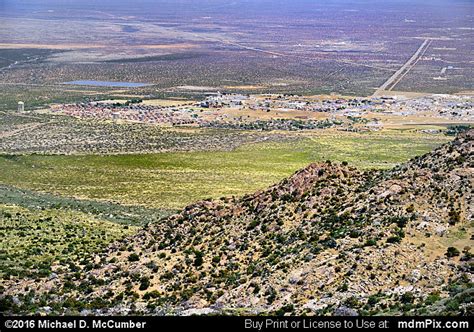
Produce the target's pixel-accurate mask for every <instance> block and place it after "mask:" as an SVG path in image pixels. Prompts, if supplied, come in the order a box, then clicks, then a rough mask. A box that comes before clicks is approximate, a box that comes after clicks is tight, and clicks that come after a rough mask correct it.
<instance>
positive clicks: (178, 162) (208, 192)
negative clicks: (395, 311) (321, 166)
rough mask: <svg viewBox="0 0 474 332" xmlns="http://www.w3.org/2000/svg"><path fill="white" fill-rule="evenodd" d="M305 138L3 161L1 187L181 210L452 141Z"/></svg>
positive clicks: (386, 136) (389, 135) (394, 159)
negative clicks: (338, 164)
mask: <svg viewBox="0 0 474 332" xmlns="http://www.w3.org/2000/svg"><path fill="white" fill-rule="evenodd" d="M294 135H300V136H302V138H301V139H300V140H291V141H288V142H279V143H273V142H268V143H258V144H248V145H244V146H241V147H240V148H238V149H236V150H234V151H225V152H223V151H206V152H183V153H161V154H140V155H108V156H98V155H89V156H39V155H27V156H3V157H1V158H0V169H2V172H0V183H4V184H8V185H12V186H16V187H19V188H26V189H31V190H37V191H43V192H50V193H54V194H60V195H67V196H74V197H79V198H87V199H97V200H112V201H115V202H118V203H122V204H129V205H144V206H147V207H153V208H163V209H179V208H182V207H184V206H186V205H187V204H189V203H192V202H194V201H197V200H200V199H204V198H209V197H212V198H218V197H221V196H230V195H242V194H245V193H251V192H254V191H255V190H258V189H262V188H265V187H266V186H269V185H271V184H273V183H275V182H277V181H279V180H280V179H282V178H284V177H287V176H289V175H291V174H292V173H293V172H295V171H296V170H298V169H300V168H302V167H305V166H307V165H308V164H309V163H311V162H316V161H325V160H328V159H329V160H333V161H348V162H349V163H350V164H351V165H355V166H357V167H360V168H365V169H366V168H378V169H380V168H390V167H392V166H394V165H395V164H397V163H400V162H404V161H407V160H409V159H410V158H412V157H414V156H417V155H421V154H423V153H426V152H429V151H431V150H432V149H434V148H435V147H436V146H438V145H440V144H442V143H444V142H446V141H447V140H449V138H447V137H445V136H443V135H421V134H418V133H411V132H400V131H384V132H383V133H371V134H357V133H343V132H334V131H324V132H318V133H315V132H312V133H305V134H294Z"/></svg>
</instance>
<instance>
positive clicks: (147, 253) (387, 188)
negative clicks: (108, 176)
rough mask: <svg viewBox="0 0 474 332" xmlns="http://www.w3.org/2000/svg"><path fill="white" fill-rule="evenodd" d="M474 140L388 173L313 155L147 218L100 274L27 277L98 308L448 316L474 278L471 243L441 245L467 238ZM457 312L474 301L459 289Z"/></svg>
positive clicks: (469, 137)
mask: <svg viewBox="0 0 474 332" xmlns="http://www.w3.org/2000/svg"><path fill="white" fill-rule="evenodd" d="M473 138H474V130H471V131H469V132H467V133H465V134H464V135H463V136H461V137H459V138H458V139H456V140H455V141H454V142H452V143H450V144H447V145H444V146H442V147H440V148H439V149H437V150H435V151H433V152H432V153H430V154H427V155H424V156H422V157H418V158H415V159H413V160H411V161H409V162H408V163H406V164H403V165H400V166H398V167H396V168H395V169H392V170H390V171H383V172H382V171H380V172H379V171H367V172H361V171H359V170H357V169H354V168H352V167H349V166H346V165H339V164H338V165H334V164H331V163H319V164H311V165H309V166H308V167H307V168H305V169H303V170H300V171H298V172H296V173H295V174H294V175H293V176H292V177H290V178H288V179H285V180H283V181H281V182H280V183H279V184H277V185H275V186H273V187H271V188H269V189H267V190H264V191H260V192H258V193H256V194H254V195H247V196H244V197H242V198H226V199H221V200H215V201H203V202H198V203H196V204H193V205H190V206H188V207H187V208H185V209H184V210H183V211H182V212H181V213H180V214H177V215H174V216H172V217H170V218H169V219H167V220H163V221H161V222H159V223H154V224H150V225H148V227H146V228H145V229H143V230H142V231H141V232H139V233H138V234H137V235H136V236H134V237H131V238H128V239H126V240H125V241H123V242H119V243H115V244H114V245H112V246H111V247H110V248H109V250H108V251H107V252H105V253H103V255H102V256H101V257H100V261H101V262H102V263H100V264H96V266H95V267H94V269H93V270H92V271H83V272H82V273H81V274H80V275H79V276H77V274H76V275H74V274H73V273H69V272H67V271H66V272H63V273H62V274H60V275H59V276H60V277H59V280H58V279H53V280H49V281H45V282H40V283H38V284H37V285H33V284H32V285H30V286H31V287H32V288H33V289H36V291H37V292H38V293H41V292H44V290H45V287H46V285H49V286H51V283H55V285H56V287H57V288H58V289H62V290H63V291H64V293H63V294H62V295H61V299H62V300H65V299H67V298H68V297H69V296H72V297H75V298H78V299H79V300H81V301H83V302H86V303H98V302H97V299H101V301H102V302H100V303H102V305H101V306H102V307H103V309H101V311H99V312H101V313H115V314H116V313H117V310H118V308H121V309H120V312H123V311H124V310H126V309H130V310H131V311H130V312H142V313H147V314H193V313H201V314H207V313H222V312H225V311H231V312H239V313H242V312H246V313H258V312H275V311H276V312H278V313H280V314H283V313H303V312H306V313H308V314H336V315H356V314H359V313H368V312H371V313H375V312H390V313H399V312H402V311H410V310H412V311H413V312H415V310H421V311H419V313H432V314H433V313H440V312H441V313H442V312H443V310H444V308H445V307H447V305H448V304H446V303H448V302H447V301H449V300H450V299H451V298H452V297H453V296H458V295H453V294H454V293H453V292H452V291H451V290H450V289H449V285H451V284H452V283H457V284H459V285H462V287H464V288H466V287H467V288H469V287H471V285H472V283H471V282H472V275H470V274H468V273H467V272H468V267H467V265H466V264H467V263H468V260H469V259H470V257H471V256H470V254H469V253H468V251H469V250H467V251H466V252H465V255H464V257H463V258H462V259H460V257H454V258H453V257H447V256H446V255H445V252H446V249H447V247H448V246H452V244H456V245H458V246H460V245H463V244H465V243H469V241H470V237H471V236H472V235H471V234H472V228H471V226H472V219H473V218H472V217H473V212H474V206H473V199H472V188H473V171H474V168H473V166H474V160H473V151H474V149H473ZM452 234H457V235H456V236H458V238H457V239H453V238H450V236H451V235H452ZM471 242H472V241H471ZM459 249H460V250H462V249H463V248H462V247H460V248H459ZM132 253H136V254H138V259H131V258H130V255H131V254H132ZM92 276H93V277H92ZM66 279H69V280H70V281H71V282H72V283H73V284H74V286H72V287H71V286H70V287H71V288H70V289H64V281H65V280H66ZM97 280H99V281H100V282H98V281H97ZM459 280H462V282H461V281H459ZM466 285H468V286H466ZM22 286H24V285H22ZM15 287H19V286H17V285H11V288H10V292H14V290H15ZM81 287H82V288H81ZM460 287H461V286H460ZM84 288H86V289H87V292H84V291H83V289H84ZM461 291H467V290H465V289H464V290H461ZM458 293H459V292H458ZM458 293H456V294H458ZM429 294H432V295H431V296H432V297H433V299H434V301H431V300H430V299H431V298H429V297H428V295H429ZM450 296H451V297H450ZM444 298H446V299H444ZM439 301H445V302H442V304H441V305H440V304H439V303H440V302H439ZM104 302H105V303H104ZM443 303H445V304H446V306H444V304H443ZM435 305H436V306H435ZM91 307H92V308H94V306H93V305H92V306H91ZM430 308H431V309H432V310H431V309H430ZM433 308H434V309H433ZM96 309H98V308H96ZM235 310H238V311H235ZM427 310H428V311H427ZM430 310H431V311H430ZM453 310H454V312H456V313H462V312H464V313H465V312H468V311H469V310H472V309H469V304H466V303H463V301H461V300H459V301H458V302H457V306H456V307H454V309H453ZM96 313H97V312H96Z"/></svg>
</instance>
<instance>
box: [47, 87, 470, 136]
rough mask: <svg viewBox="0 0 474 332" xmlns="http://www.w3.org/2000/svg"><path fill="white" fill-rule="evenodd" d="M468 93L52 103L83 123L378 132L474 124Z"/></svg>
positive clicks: (223, 95)
mask: <svg viewBox="0 0 474 332" xmlns="http://www.w3.org/2000/svg"><path fill="white" fill-rule="evenodd" d="M473 110H474V99H473V98H472V96H469V95H464V96H463V95H427V96H421V97H410V98H408V97H403V96H393V97H384V96H382V97H360V98H356V97H342V96H298V95H281V94H278V95H275V94H263V95H243V94H230V93H229V94H227V93H220V92H217V93H208V94H206V98H205V99H203V100H201V101H191V102H187V101H183V100H141V99H138V100H137V99H133V100H125V101H123V100H118V101H117V100H108V101H93V102H87V103H75V104H60V105H53V106H52V107H51V109H50V111H51V112H52V113H55V114H63V115H69V116H73V117H76V118H81V119H94V120H111V121H128V122H138V123H148V124H156V125H160V126H195V127H211V128H230V129H245V130H252V129H257V130H301V129H321V128H329V127H338V128H340V129H342V130H351V131H378V130H380V129H382V128H383V126H384V125H390V124H394V123H398V124H416V123H419V124H423V123H426V124H436V123H444V122H446V123H453V124H456V123H465V122H472V121H474V112H473Z"/></svg>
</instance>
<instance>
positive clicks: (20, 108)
mask: <svg viewBox="0 0 474 332" xmlns="http://www.w3.org/2000/svg"><path fill="white" fill-rule="evenodd" d="M24 110H25V103H24V102H22V101H19V102H18V112H23V111H24Z"/></svg>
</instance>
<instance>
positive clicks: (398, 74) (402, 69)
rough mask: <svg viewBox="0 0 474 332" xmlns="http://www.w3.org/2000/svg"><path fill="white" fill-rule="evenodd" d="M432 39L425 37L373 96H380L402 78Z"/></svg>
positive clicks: (423, 52)
mask: <svg viewBox="0 0 474 332" xmlns="http://www.w3.org/2000/svg"><path fill="white" fill-rule="evenodd" d="M431 42H432V40H431V39H429V38H427V39H425V40H424V41H423V43H422V44H421V45H420V47H419V48H418V49H417V50H416V52H415V53H414V54H413V55H412V56H411V58H410V59H408V61H407V62H405V64H404V65H403V66H402V67H400V69H399V70H397V71H396V72H395V73H394V74H393V75H392V76H390V77H389V79H388V80H387V81H385V83H384V84H382V85H381V86H380V87H379V88H378V89H377V90H376V91H375V93H374V94H373V96H374V97H376V96H380V95H382V94H383V93H384V91H391V90H392V89H393V88H394V87H395V86H396V85H397V84H398V83H399V82H400V81H401V80H402V79H403V77H405V75H406V74H408V73H409V72H410V70H411V69H412V68H413V67H414V66H415V65H416V64H417V62H418V61H419V60H420V58H421V57H422V56H423V55H424V54H425V52H426V50H427V49H428V48H429V47H430V45H431Z"/></svg>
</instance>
